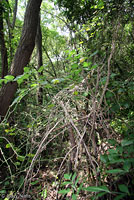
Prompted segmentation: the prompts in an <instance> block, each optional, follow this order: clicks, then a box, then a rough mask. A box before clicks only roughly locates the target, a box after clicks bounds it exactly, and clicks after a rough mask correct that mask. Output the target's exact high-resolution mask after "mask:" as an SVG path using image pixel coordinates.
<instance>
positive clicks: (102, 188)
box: [83, 186, 110, 193]
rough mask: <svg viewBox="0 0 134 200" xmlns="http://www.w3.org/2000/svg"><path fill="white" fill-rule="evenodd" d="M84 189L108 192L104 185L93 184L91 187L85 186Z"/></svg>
mask: <svg viewBox="0 0 134 200" xmlns="http://www.w3.org/2000/svg"><path fill="white" fill-rule="evenodd" d="M83 189H84V190H86V191H89V192H102V191H104V192H108V193H109V192H110V191H109V189H108V188H107V187H106V186H99V187H97V186H93V187H87V188H83Z"/></svg>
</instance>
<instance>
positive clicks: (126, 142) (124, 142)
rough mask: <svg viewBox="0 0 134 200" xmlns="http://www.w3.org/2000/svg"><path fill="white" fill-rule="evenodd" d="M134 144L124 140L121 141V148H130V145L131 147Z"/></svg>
mask: <svg viewBox="0 0 134 200" xmlns="http://www.w3.org/2000/svg"><path fill="white" fill-rule="evenodd" d="M133 143H134V141H133V140H126V139H124V140H122V141H121V146H123V147H124V146H128V145H130V144H133Z"/></svg>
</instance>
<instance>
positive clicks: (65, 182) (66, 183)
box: [62, 181, 72, 185]
mask: <svg viewBox="0 0 134 200" xmlns="http://www.w3.org/2000/svg"><path fill="white" fill-rule="evenodd" d="M69 184H72V182H71V181H64V182H63V183H62V185H69Z"/></svg>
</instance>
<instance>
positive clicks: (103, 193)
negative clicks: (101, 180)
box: [93, 192, 107, 200]
mask: <svg viewBox="0 0 134 200" xmlns="http://www.w3.org/2000/svg"><path fill="white" fill-rule="evenodd" d="M105 194H107V192H100V193H98V194H97V195H96V196H95V197H93V200H94V199H98V197H102V196H104V195H105Z"/></svg>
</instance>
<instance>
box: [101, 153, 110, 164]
mask: <svg viewBox="0 0 134 200" xmlns="http://www.w3.org/2000/svg"><path fill="white" fill-rule="evenodd" d="M100 160H101V161H102V162H104V163H107V162H108V156H107V155H106V154H105V155H101V156H100Z"/></svg>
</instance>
